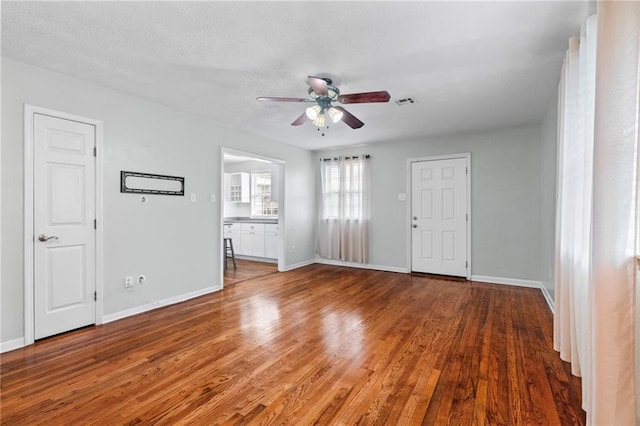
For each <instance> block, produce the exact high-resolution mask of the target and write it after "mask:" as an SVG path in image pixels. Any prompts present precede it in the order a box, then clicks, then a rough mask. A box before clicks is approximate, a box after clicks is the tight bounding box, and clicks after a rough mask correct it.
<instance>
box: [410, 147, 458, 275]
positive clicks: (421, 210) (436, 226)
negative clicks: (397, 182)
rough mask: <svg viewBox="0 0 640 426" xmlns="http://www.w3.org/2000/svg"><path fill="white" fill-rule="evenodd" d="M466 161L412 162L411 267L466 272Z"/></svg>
mask: <svg viewBox="0 0 640 426" xmlns="http://www.w3.org/2000/svg"><path fill="white" fill-rule="evenodd" d="M466 173H467V160H466V158H454V159H446V160H433V161H421V162H415V163H411V227H412V228H411V253H412V254H411V269H412V271H416V272H424V273H430V274H442V275H452V276H460V277H464V276H466V275H467V218H468V209H467V176H466Z"/></svg>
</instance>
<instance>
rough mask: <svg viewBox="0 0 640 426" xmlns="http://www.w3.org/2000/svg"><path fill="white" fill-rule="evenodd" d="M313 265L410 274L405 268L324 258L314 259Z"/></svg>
mask: <svg viewBox="0 0 640 426" xmlns="http://www.w3.org/2000/svg"><path fill="white" fill-rule="evenodd" d="M315 263H321V264H323V265H334V266H347V267H349V268H361V269H372V270H375V271H385V272H398V273H401V274H408V273H409V272H410V271H409V270H408V269H406V268H398V267H397V266H383V265H372V264H370V263H355V262H344V261H342V260H335V259H327V258H324V257H316V259H315Z"/></svg>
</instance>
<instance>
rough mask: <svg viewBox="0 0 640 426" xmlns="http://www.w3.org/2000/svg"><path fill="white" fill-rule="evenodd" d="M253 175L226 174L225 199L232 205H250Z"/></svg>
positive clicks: (241, 173)
mask: <svg viewBox="0 0 640 426" xmlns="http://www.w3.org/2000/svg"><path fill="white" fill-rule="evenodd" d="M250 177H251V175H250V174H249V173H245V172H240V173H225V197H226V198H227V201H230V202H232V203H248V202H250V201H251V199H250V196H249V192H250V190H251V184H250V182H251V178H250Z"/></svg>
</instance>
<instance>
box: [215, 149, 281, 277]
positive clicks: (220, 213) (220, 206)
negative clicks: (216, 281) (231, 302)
mask: <svg viewBox="0 0 640 426" xmlns="http://www.w3.org/2000/svg"><path fill="white" fill-rule="evenodd" d="M225 153H227V154H235V155H243V156H246V157H253V158H258V159H261V160H266V161H269V162H271V163H273V164H277V165H279V166H280V184H279V188H278V190H279V194H278V198H279V200H278V225H279V227H280V230H279V231H278V238H279V240H278V271H279V272H283V271H284V270H285V265H286V264H287V259H286V254H287V251H286V250H285V248H286V245H285V241H286V238H285V234H286V226H285V218H286V214H285V210H286V208H285V206H286V203H285V201H286V191H285V188H286V185H285V182H286V179H287V178H286V171H287V169H286V162H285V161H284V160H280V159H278V158H273V157H266V156H264V155H260V154H255V153H253V152H248V151H240V150H237V149H234V148H227V147H224V146H221V147H220V176H219V178H220V186H219V190H220V200H219V203H218V217H219V223H218V225H219V227H218V232H219V235H220V238H219V241H218V247H219V248H220V250H221V251H220V255H219V256H218V259H219V261H220V263H219V264H220V288H221V289H223V288H224V260H223V257H222V255H223V253H222V241H223V240H222V239H223V238H224V225H223V223H224V193H225V192H224V154H225Z"/></svg>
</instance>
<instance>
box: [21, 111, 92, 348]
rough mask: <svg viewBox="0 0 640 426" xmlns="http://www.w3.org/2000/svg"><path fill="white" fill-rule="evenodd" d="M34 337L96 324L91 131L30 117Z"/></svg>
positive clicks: (61, 121) (74, 124)
mask: <svg viewBox="0 0 640 426" xmlns="http://www.w3.org/2000/svg"><path fill="white" fill-rule="evenodd" d="M33 126H34V127H33V135H34V146H33V156H34V169H33V170H34V177H33V178H34V179H33V182H34V204H33V206H34V212H33V221H34V224H33V226H34V234H35V235H34V335H35V338H36V339H40V338H43V337H47V336H51V335H54V334H57V333H61V332H64V331H68V330H72V329H75V328H78V327H82V326H85V325H89V324H94V323H95V318H96V315H95V309H96V302H95V291H96V280H95V262H96V259H95V252H96V235H95V225H94V219H95V217H96V216H95V205H96V203H95V167H96V166H95V156H94V147H95V141H96V133H95V130H96V129H95V126H94V125H92V124H87V123H80V122H77V121H71V120H66V119H62V118H57V117H51V116H48V115H42V114H34V121H33Z"/></svg>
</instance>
